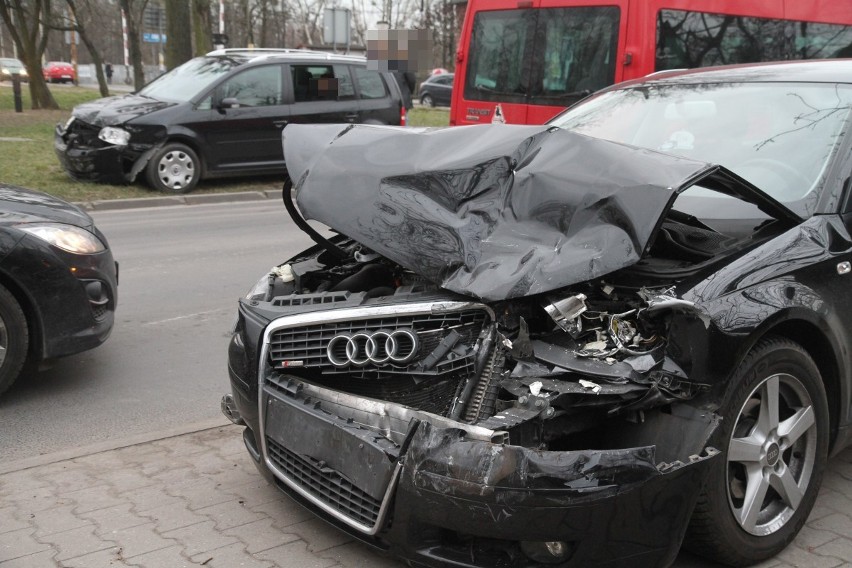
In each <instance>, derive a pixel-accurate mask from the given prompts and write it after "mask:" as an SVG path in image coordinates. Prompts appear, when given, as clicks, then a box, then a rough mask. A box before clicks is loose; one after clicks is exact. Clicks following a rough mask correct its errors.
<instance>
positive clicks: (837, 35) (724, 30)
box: [656, 10, 852, 71]
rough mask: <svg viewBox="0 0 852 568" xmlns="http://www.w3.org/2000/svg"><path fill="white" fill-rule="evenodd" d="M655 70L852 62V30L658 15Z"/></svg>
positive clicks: (719, 16)
mask: <svg viewBox="0 0 852 568" xmlns="http://www.w3.org/2000/svg"><path fill="white" fill-rule="evenodd" d="M656 52H657V53H656V70H657V71H662V70H665V69H681V68H685V67H707V66H710V65H727V64H729V63H757V62H760V61H783V60H788V59H826V58H835V57H852V26H844V25H840V24H821V23H816V22H798V21H794V20H777V19H771V18H752V17H746V16H731V15H725V14H707V13H703V12H687V11H683V10H660V12H659V14H658V15H657V49H656Z"/></svg>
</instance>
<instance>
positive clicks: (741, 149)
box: [550, 83, 852, 217]
mask: <svg viewBox="0 0 852 568" xmlns="http://www.w3.org/2000/svg"><path fill="white" fill-rule="evenodd" d="M850 109H852V87H850V86H849V85H834V84H824V83H820V84H807V83H715V84H714V83H709V84H708V83H696V84H654V85H642V86H639V87H633V88H626V89H621V90H616V91H609V92H605V93H602V94H600V95H598V96H596V97H594V98H591V99H589V100H588V102H586V103H583V104H580V105H578V106H576V107H574V108H572V109H569V110H568V111H566V112H565V113H563V114H561V115H559V116H557V117H556V118H554V119H553V120H552V121H551V123H550V124H553V125H555V126H558V127H560V128H565V129H568V130H573V131H575V132H579V133H581V134H586V135H589V136H594V137H596V138H603V139H606V140H611V141H614V142H622V143H625V144H630V145H633V146H639V147H642V148H649V149H652V150H658V151H661V152H666V153H669V154H676V155H679V156H684V157H687V158H692V159H695V160H700V161H703V162H708V163H712V164H719V165H722V166H724V167H726V168H728V169H729V170H731V171H733V172H734V173H736V174H739V175H740V176H742V177H743V178H745V179H746V180H748V181H749V182H751V183H752V184H753V185H755V186H756V187H757V188H758V189H761V190H763V191H764V192H765V193H767V194H769V195H770V196H772V197H774V198H775V199H777V200H778V201H780V202H782V203H784V204H785V205H787V206H788V207H789V208H790V209H792V210H793V211H795V212H796V213H798V214H800V215H802V216H804V217H808V216H810V215H812V214H813V212H814V209H815V207H816V202H817V198H818V193H819V188H820V187H821V185H822V182H823V180H824V177H825V173H826V169H827V167H828V164H829V163H830V161H831V157H832V156H833V155H834V153H835V152H836V151H837V148H838V147H839V141H840V139H841V137H842V135H843V133H844V132H845V128H844V126H845V124H846V123H847V121H848V120H849V114H850Z"/></svg>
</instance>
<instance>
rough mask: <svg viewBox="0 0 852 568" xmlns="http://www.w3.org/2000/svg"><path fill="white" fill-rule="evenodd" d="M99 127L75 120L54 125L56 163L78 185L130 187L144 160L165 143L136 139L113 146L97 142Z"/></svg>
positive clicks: (161, 140) (163, 136)
mask: <svg viewBox="0 0 852 568" xmlns="http://www.w3.org/2000/svg"><path fill="white" fill-rule="evenodd" d="M101 130H102V127H100V126H96V125H91V124H87V123H84V122H83V121H81V120H78V119H72V120H69V121H68V122H67V123H65V124H64V125H63V124H57V125H56V128H55V132H54V138H53V149H54V151H55V153H56V156H57V157H58V158H59V163H60V164H61V165H62V168H63V169H64V170H65V172H66V173H67V174H68V175H69V176H71V177H72V178H74V179H76V180H80V181H90V182H102V183H113V184H126V183H131V182H133V181H134V180H135V179H136V176H137V175H139V172H141V171H142V170H143V169H144V168H145V166H146V165H147V164H148V160H149V159H150V157H151V156H152V155H153V153H154V152H155V151H157V150H158V149H159V148H160V147H161V146H162V145H163V143H164V142H165V132H163V135H162V137H160V138H161V139H150V140H148V139H147V138H148V137H147V136H146V137H144V138H145V140H144V141H143V140H141V138H143V137H138V136H137V137H136V138H134V139H133V141H132V142H130V143H127V144H114V143H110V142H106V141H104V140H102V139H100V138H99V134H100V132H101Z"/></svg>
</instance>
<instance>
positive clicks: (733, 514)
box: [685, 338, 828, 566]
mask: <svg viewBox="0 0 852 568" xmlns="http://www.w3.org/2000/svg"><path fill="white" fill-rule="evenodd" d="M730 385H731V386H730V391H729V394H728V396H727V398H726V401H725V404H724V405H723V406H722V408H721V409H720V412H721V414H722V417H723V421H722V426H721V429H722V437H721V438H720V441H719V442H718V443H719V444H720V446H721V447H720V449H721V450H722V452H723V453H722V455H721V456H720V457H719V458H717V459H716V460H715V462H714V465H713V466H712V467H713V469H712V470H711V472H710V475H709V477H708V480H707V485H706V486H705V488H704V491H703V493H702V495H701V496H700V497H699V500H698V504H697V505H696V507H695V511H694V513H693V516H692V520H691V521H690V525H689V529H688V531H687V536H686V541H685V544H686V547H687V548H689V549H690V550H692V551H694V552H696V553H698V554H701V555H702V556H706V557H709V558H712V559H714V560H716V561H718V562H722V563H725V564H729V565H731V566H748V565H751V564H754V563H756V562H760V561H762V560H765V559H767V558H770V557H772V556H775V555H776V554H778V553H779V552H781V550H783V549H784V548H785V547H786V546H787V545H788V544H789V543H790V542H791V541H792V540H793V539H794V538H795V537H796V534H797V533H798V532H799V530H800V529H801V528H802V525H803V524H804V523H805V521H806V520H807V518H808V515H809V514H810V511H811V508H813V505H814V502H815V501H816V497H817V493H818V492H819V487H820V483H821V482H822V476H823V471H824V469H825V463H826V455H827V452H828V405H827V403H826V397H825V388H824V386H823V383H822V379H821V377H820V374H819V370H818V369H817V367H816V365H815V364H814V362H813V360H812V359H811V357H810V356H809V355H808V354H807V352H805V351H804V349H802V347H801V346H799V345H798V344H796V343H793V342H792V341H788V340H786V339H780V338H774V339H764V340H762V341H761V342H760V343H758V345H757V346H756V347H755V348H754V349H753V350H752V351H751V352H750V353H749V354H748V356H747V357H746V358H745V360H744V361H743V362H742V363H741V364H740V366H739V368H738V369H737V371H736V372H735V373H734V375H733V377H732V378H731V382H730Z"/></svg>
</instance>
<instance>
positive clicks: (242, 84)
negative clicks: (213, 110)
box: [217, 65, 283, 107]
mask: <svg viewBox="0 0 852 568" xmlns="http://www.w3.org/2000/svg"><path fill="white" fill-rule="evenodd" d="M281 78H282V77H281V66H280V65H265V66H263V67H254V68H252V69H247V70H245V71H243V72H242V73H239V74H237V75H234V76H233V77H231V78H230V79H228V80H227V81H225V82H224V83H222V84H221V85H219V87H218V88H217V91H218V100H220V101H221V100H224V99H228V98H232V99H237V101H239V103H240V105H242V106H253V107H259V106H272V105H280V104H281V103H282V99H283V89H282V86H281V85H282V81H281Z"/></svg>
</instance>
